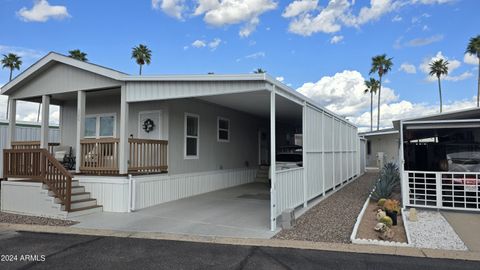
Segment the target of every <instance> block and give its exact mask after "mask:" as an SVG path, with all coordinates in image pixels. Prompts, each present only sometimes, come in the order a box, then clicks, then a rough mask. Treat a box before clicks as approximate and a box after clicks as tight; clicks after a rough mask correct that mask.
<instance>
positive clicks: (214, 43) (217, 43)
mask: <svg viewBox="0 0 480 270" xmlns="http://www.w3.org/2000/svg"><path fill="white" fill-rule="evenodd" d="M221 43H222V40H221V39H219V38H215V39H213V40H212V41H210V42H209V43H208V47H209V48H210V49H211V50H212V51H214V50H216V49H217V47H218V46H220V44H221Z"/></svg>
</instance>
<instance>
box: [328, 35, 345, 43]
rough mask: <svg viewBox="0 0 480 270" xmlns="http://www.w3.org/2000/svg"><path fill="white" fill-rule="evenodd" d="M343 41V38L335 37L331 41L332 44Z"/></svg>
mask: <svg viewBox="0 0 480 270" xmlns="http://www.w3.org/2000/svg"><path fill="white" fill-rule="evenodd" d="M342 40H343V36H333V37H332V38H331V39H330V44H337V43H339V42H341V41H342Z"/></svg>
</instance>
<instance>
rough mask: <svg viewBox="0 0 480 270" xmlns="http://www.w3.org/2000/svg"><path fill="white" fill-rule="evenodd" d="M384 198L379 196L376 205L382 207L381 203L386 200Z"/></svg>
mask: <svg viewBox="0 0 480 270" xmlns="http://www.w3.org/2000/svg"><path fill="white" fill-rule="evenodd" d="M386 200H387V199H385V198H381V199H380V200H378V202H377V206H379V207H383V205H384V204H385V201H386Z"/></svg>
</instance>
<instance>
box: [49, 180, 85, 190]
mask: <svg viewBox="0 0 480 270" xmlns="http://www.w3.org/2000/svg"><path fill="white" fill-rule="evenodd" d="M79 185H80V182H78V180H72V188H73V187H78V186H79ZM42 188H43V189H48V185H47V184H43V185H42Z"/></svg>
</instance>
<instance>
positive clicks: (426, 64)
mask: <svg viewBox="0 0 480 270" xmlns="http://www.w3.org/2000/svg"><path fill="white" fill-rule="evenodd" d="M439 59H443V60H447V61H448V75H447V76H445V77H444V79H445V80H447V81H454V82H456V81H461V80H465V79H468V78H470V77H471V76H472V74H471V73H470V72H464V73H462V74H460V75H458V76H454V75H451V74H452V73H453V71H454V70H456V69H457V68H459V67H460V66H461V64H462V63H461V62H460V61H458V60H456V59H448V57H446V56H444V55H443V54H442V52H437V54H436V55H435V56H433V57H430V58H428V57H427V58H425V59H423V61H422V63H421V64H420V66H419V69H420V70H421V71H422V72H423V73H425V74H427V78H426V79H427V80H428V81H431V82H433V81H436V80H437V78H436V77H435V76H430V75H428V73H429V72H430V63H432V62H433V61H436V60H439Z"/></svg>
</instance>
